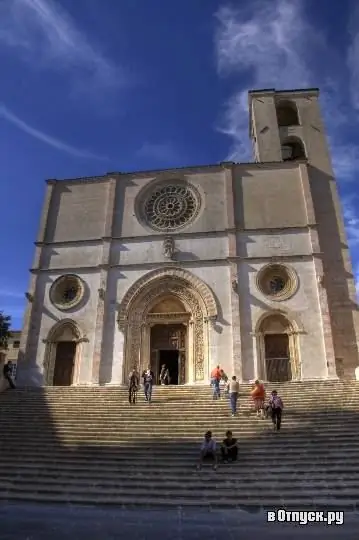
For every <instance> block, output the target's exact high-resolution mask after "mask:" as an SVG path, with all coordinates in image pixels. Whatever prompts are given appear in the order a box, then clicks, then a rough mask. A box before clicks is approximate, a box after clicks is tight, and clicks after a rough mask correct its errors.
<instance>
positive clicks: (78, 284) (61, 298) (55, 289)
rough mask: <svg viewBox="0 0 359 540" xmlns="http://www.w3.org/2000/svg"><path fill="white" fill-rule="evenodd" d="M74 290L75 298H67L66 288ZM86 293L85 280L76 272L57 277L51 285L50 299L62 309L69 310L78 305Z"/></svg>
mask: <svg viewBox="0 0 359 540" xmlns="http://www.w3.org/2000/svg"><path fill="white" fill-rule="evenodd" d="M72 289H73V290H74V291H75V293H76V294H75V295H74V297H73V298H71V299H69V300H67V299H66V297H65V293H66V290H72ZM84 295H85V284H84V281H83V280H82V279H81V278H80V277H79V276H77V275H76V274H64V275H62V276H60V277H59V278H57V279H56V280H55V281H54V282H53V284H52V285H51V287H50V293H49V296H50V301H51V303H52V304H53V305H54V306H55V307H56V308H57V309H58V310H60V311H68V310H70V309H73V308H74V307H76V306H78V305H79V304H80V303H81V301H82V300H83V297H84Z"/></svg>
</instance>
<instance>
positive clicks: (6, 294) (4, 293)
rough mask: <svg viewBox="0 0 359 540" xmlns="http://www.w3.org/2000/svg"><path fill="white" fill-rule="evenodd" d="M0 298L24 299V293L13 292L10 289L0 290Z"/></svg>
mask: <svg viewBox="0 0 359 540" xmlns="http://www.w3.org/2000/svg"><path fill="white" fill-rule="evenodd" d="M0 298H13V299H18V300H19V299H22V300H24V299H25V293H23V292H19V291H14V290H12V289H4V288H3V289H0Z"/></svg>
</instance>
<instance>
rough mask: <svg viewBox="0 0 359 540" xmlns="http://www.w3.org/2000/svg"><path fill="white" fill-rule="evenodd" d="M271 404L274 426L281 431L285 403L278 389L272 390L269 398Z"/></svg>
mask: <svg viewBox="0 0 359 540" xmlns="http://www.w3.org/2000/svg"><path fill="white" fill-rule="evenodd" d="M269 405H270V409H271V417H272V422H273V428H274V429H275V430H276V431H279V430H280V426H281V423H282V412H283V408H284V405H283V401H282V398H281V397H279V396H278V392H277V390H273V391H272V393H271V397H270V398H269Z"/></svg>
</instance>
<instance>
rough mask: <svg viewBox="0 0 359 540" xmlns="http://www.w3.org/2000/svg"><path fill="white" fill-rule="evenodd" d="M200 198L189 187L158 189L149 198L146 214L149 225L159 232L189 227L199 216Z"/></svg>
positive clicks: (171, 186) (175, 186)
mask: <svg viewBox="0 0 359 540" xmlns="http://www.w3.org/2000/svg"><path fill="white" fill-rule="evenodd" d="M199 207H200V198H199V195H198V193H197V191H196V190H195V189H194V188H193V187H192V186H191V187H190V186H188V185H169V186H168V185H167V186H164V187H161V188H157V189H156V190H155V191H153V192H152V193H151V194H150V195H149V197H148V198H147V200H146V202H145V205H144V214H145V217H146V221H147V223H148V224H149V225H150V226H151V227H152V228H153V229H155V230H157V231H174V230H176V229H180V228H182V227H185V226H186V225H188V224H189V223H190V222H191V221H192V220H193V219H194V218H195V217H196V215H197V213H198V211H199Z"/></svg>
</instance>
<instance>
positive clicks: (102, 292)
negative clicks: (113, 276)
mask: <svg viewBox="0 0 359 540" xmlns="http://www.w3.org/2000/svg"><path fill="white" fill-rule="evenodd" d="M105 296H106V292H105V289H104V288H103V287H100V288H99V289H98V297H99V299H100V300H102V301H103V300H105Z"/></svg>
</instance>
